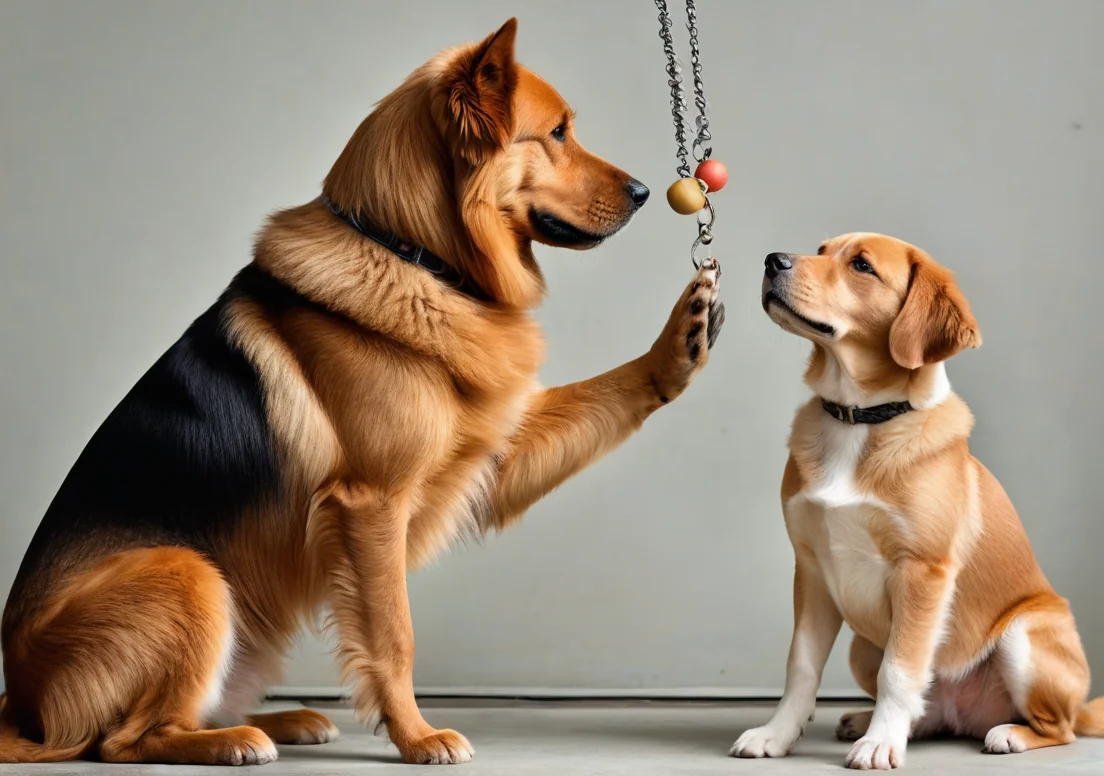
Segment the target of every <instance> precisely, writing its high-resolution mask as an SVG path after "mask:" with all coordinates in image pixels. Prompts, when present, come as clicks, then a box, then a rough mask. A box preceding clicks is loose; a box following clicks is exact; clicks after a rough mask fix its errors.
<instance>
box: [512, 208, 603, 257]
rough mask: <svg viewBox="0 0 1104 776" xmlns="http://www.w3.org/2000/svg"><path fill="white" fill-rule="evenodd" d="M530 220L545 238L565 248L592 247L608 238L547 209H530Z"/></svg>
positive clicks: (538, 232)
mask: <svg viewBox="0 0 1104 776" xmlns="http://www.w3.org/2000/svg"><path fill="white" fill-rule="evenodd" d="M529 222H530V223H531V224H532V225H533V229H534V230H535V231H536V232H537V234H539V235H540V236H541V237H543V238H544V239H545V240H547V241H548V242H550V243H553V244H555V245H559V246H562V247H565V248H592V247H594V246H595V245H597V244H598V243H600V242H602V241H603V240H605V239H606V236H603V235H598V234H593V233H592V232H588V231H586V230H584V229H580V228H579V227H577V226H575V225H574V224H571V223H568V222H567V221H564V220H563V219H562V218H558V217H557V216H554V215H552V214H551V213H549V212H548V211H545V210H536V209H532V210H530V211H529ZM607 236H608V235H607Z"/></svg>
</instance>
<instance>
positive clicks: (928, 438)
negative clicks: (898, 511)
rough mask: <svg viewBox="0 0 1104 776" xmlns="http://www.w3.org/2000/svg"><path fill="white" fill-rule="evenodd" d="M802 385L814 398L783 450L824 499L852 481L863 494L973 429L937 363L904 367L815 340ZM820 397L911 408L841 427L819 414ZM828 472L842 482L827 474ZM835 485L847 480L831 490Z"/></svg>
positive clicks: (860, 404)
mask: <svg viewBox="0 0 1104 776" xmlns="http://www.w3.org/2000/svg"><path fill="white" fill-rule="evenodd" d="M805 382H806V383H807V384H808V385H809V387H811V388H812V389H813V390H814V391H815V392H816V394H817V398H814V399H811V400H810V401H809V402H808V403H807V404H806V405H805V406H803V407H802V408H801V409H799V410H798V412H797V417H796V418H795V420H794V426H793V432H792V434H791V436H790V451H791V453H792V455H793V456H794V458H795V460H796V461H797V465H798V468H799V469H800V470H801V471H802V472H803V474H804V476H805V477H806V479H809V480H811V481H815V480H823V482H822V483H821V486H822V490H823V489H824V488H827V491H825V494H826V495H825V496H824V497H825V499H826V500H828V499H831V500H833V503H836V502H838V501H839V500H840V499H841V498H843V495H846V494H844V491H846V493H852V491H853V490H854V488H853V487H852V485H854V486H855V487H860V488H861V489H862V490H863V491H864V492H866V491H871V490H872V489H874V490H877V489H878V488H883V487H885V486H886V483H892V482H901V481H904V480H901V478H902V477H905V478H907V476H908V472H909V471H910V470H911V467H912V466H913V465H914V464H916V463H917V462H919V461H921V460H924V459H926V458H928V457H930V456H932V455H934V454H935V453H937V452H939V451H941V450H945V449H947V448H948V447H950V446H952V445H956V444H962V445H964V444H965V441H966V439H967V438H968V437H969V436H970V431H971V430H972V429H973V425H974V418H973V415H972V414H971V413H970V410H969V408H968V407H967V406H966V403H965V402H964V401H962V399H960V398H959V397H958V396H957V395H955V393H954V392H953V391H952V390H951V386H950V383H949V382H948V380H947V373H946V370H945V368H944V365H943V363H942V362H940V363H936V364H929V365H925V366H922V367H920V368H919V369H914V370H908V369H904V368H902V367H900V366H898V365H896V364H894V363H892V361H890V362H889V363H887V362H886V361H885V360H882V359H873V358H871V356H870V354H869V353H863V352H862V351H861V350H859V349H857V348H856V349H854V350H851V349H846V348H839V347H836V348H834V349H833V350H828V349H827V348H825V347H823V346H821V345H819V344H816V345H814V351H813V355H812V358H811V359H810V361H809V368H808V370H807V371H806V374H805ZM821 398H824V399H828V400H829V401H833V402H836V403H837V404H841V405H845V406H852V407H872V406H875V405H878V404H885V403H887V402H894V401H908V402H909V403H910V404H912V406H913V407H914V408H915V409H916V410H917V411H915V412H907V413H905V414H903V415H899V416H897V417H896V418H894V419H892V420H890V421H889V422H886V423H880V424H876V425H866V424H856V425H849V424H847V423H843V422H840V421H839V420H836V419H835V418H833V417H832V416H831V415H829V414H828V413H826V412H825V411H824V409H823V408H822V407H821V404H820V400H821ZM833 472H835V473H836V474H839V475H840V476H844V475H845V477H844V480H840V481H837V480H835V479H833V478H832V477H833V476H834V475H833ZM825 478H827V479H825ZM840 482H843V483H845V484H847V483H850V484H848V485H847V487H845V488H843V490H841V491H839V492H835V491H833V488H837V486H838V487H842V486H841V485H840ZM879 483H880V484H879ZM841 494H843V495H841Z"/></svg>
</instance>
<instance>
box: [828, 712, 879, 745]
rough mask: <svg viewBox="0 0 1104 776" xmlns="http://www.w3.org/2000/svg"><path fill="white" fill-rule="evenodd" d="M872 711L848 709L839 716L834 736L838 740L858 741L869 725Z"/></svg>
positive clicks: (872, 714)
mask: <svg viewBox="0 0 1104 776" xmlns="http://www.w3.org/2000/svg"><path fill="white" fill-rule="evenodd" d="M873 716H874V712H873V711H869V710H868V711H849V712H847V713H846V714H844V715H843V716H841V717H840V720H839V724H838V725H836V738H838V739H839V740H840V741H858V740H859V739H860V738H862V737H863V736H865V735H866V731H867V729H868V728H869V727H870V718H871V717H873Z"/></svg>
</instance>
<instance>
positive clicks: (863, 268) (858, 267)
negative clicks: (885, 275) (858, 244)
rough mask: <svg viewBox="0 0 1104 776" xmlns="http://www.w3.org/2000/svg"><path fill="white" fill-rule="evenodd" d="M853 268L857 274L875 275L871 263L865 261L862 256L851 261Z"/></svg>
mask: <svg viewBox="0 0 1104 776" xmlns="http://www.w3.org/2000/svg"><path fill="white" fill-rule="evenodd" d="M851 268H852V269H854V270H855V271H856V272H862V273H863V274H865V275H873V274H874V268H873V267H872V266H870V262H869V261H867V260H866V259H864V258H863V257H862V256H856V257H855V258H853V259H851Z"/></svg>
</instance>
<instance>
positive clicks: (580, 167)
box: [0, 20, 723, 764]
mask: <svg viewBox="0 0 1104 776" xmlns="http://www.w3.org/2000/svg"><path fill="white" fill-rule="evenodd" d="M515 32H516V23H515V22H514V21H513V20H511V21H509V22H507V23H506V24H505V25H504V26H503V27H502V28H501V29H500V30H498V32H496V33H495V34H493V35H491V36H490V37H488V38H487V39H486V40H485V41H483V42H482V43H480V44H478V45H471V46H464V47H462V48H458V49H455V50H451V51H448V52H445V53H443V54H441V55H440V56H438V57H436V58H435V59H433V60H431V61H430V62H429V63H428V64H426V65H425V66H423V67H421V68H420V69H418V70H417V71H416V72H414V73H413V74H412V75H411V76H410V77H409V78H408V79H407V80H406V82H405V83H403V84H402V86H400V87H399V88H398V89H397V90H396V91H394V92H392V93H391V94H390V95H388V96H387V97H386V98H384V99H383V101H382V102H381V103H380V104H379V106H378V107H377V109H376V110H375V111H374V112H373V113H372V114H371V115H370V116H369V117H368V118H367V119H366V120H365V121H364V122H363V123H362V124H361V125H360V127H359V128H358V129H357V130H356V133H355V134H354V135H353V137H352V139H351V140H350V141H349V143H348V145H347V146H346V148H345V150H344V152H343V153H342V154H341V156H340V158H339V159H338V160H337V162H336V164H335V165H334V167H333V169H332V170H331V172H330V174H329V175H328V176H327V178H326V180H325V183H324V187H323V195H324V196H322V197H320V198H319V199H317V200H315V201H313V202H310V203H309V204H306V205H303V206H301V207H296V208H292V209H290V210H286V211H283V212H281V213H278V214H276V215H275V216H274V217H273V218H272V219H271V220H270V221H269V223H268V224H267V226H266V227H265V228H264V230H263V231H262V233H261V234H260V236H259V238H258V240H257V243H256V249H255V254H254V260H253V262H252V263H250V264H249V265H248V266H247V267H246V268H245V269H244V270H242V271H241V273H240V274H238V276H237V277H236V278H235V279H234V280H233V282H232V283H231V284H230V286H229V288H228V289H227V290H226V292H225V293H224V294H223V295H222V297H221V298H220V299H219V300H218V301H217V302H216V303H215V304H214V306H213V307H211V308H210V309H209V310H208V311H207V312H205V313H204V314H203V315H201V316H200V317H199V318H198V319H197V320H196V321H195V323H194V324H193V325H192V326H191V327H190V328H189V329H188V330H187V332H186V333H185V334H184V335H183V336H182V337H181V339H180V340H179V341H177V342H176V344H175V345H173V346H172V347H171V348H170V349H169V350H168V352H167V353H166V354H165V355H164V356H163V357H162V358H161V359H160V360H158V361H157V363H156V364H154V366H153V367H152V368H151V369H150V370H149V371H148V372H147V373H146V374H145V376H143V377H142V378H141V379H140V380H139V381H138V383H137V385H136V386H135V387H134V388H133V390H131V392H130V393H129V394H128V395H127V396H126V397H125V398H124V399H123V400H122V403H121V404H119V406H118V407H117V408H116V409H115V410H114V411H113V412H112V413H111V415H110V416H109V417H108V418H107V420H106V421H105V422H104V424H103V425H102V426H101V427H100V429H99V430H98V431H97V432H96V434H95V435H94V436H93V437H92V439H91V441H90V442H89V443H88V446H87V447H86V448H85V450H84V452H83V453H82V454H81V456H80V458H79V459H78V460H77V462H76V464H75V465H74V467H73V469H72V470H71V471H70V473H69V475H68V476H67V477H66V479H65V481H64V483H63V484H62V486H61V489H60V491H59V492H58V494H57V496H56V497H55V498H54V500H53V502H52V503H51V505H50V507H49V510H48V511H47V513H46V515H45V517H44V518H43V520H42V523H41V525H40V527H39V528H38V531H37V532H36V534H35V536H34V539H33V540H32V542H31V545H30V548H29V549H28V550H27V553H26V556H25V558H24V560H23V564H22V566H21V568H20V570H19V574H18V577H17V578H16V581H15V584H14V587H13V588H12V591H11V595H10V597H9V599H8V603H7V607H6V609H5V611H4V618H3V627H2V632H0V637H2V646H3V653H4V677H5V681H6V683H7V696H6V698H0V762H45V761H57V760H66V759H73V758H78V757H83V756H94V757H99V758H100V759H102V760H104V761H108V762H163V763H200V764H204V763H206V764H241V763H264V762H268V761H270V760H272V759H274V758H275V757H276V749H275V747H274V742H275V743H286V744H309V743H319V742H323V741H327V740H330V739H331V738H332V737H333V736H334V735H336V729H335V728H334V727H333V725H332V724H330V722H329V721H328V720H327V719H326V718H325V717H323V716H322V715H321V714H318V713H316V712H313V711H308V710H304V711H297V712H285V713H279V714H263V715H254V716H249V717H246V716H244V715H245V714H246V713H247V712H248V711H249V710H250V709H251V708H252V707H253V706H254V704H255V703H256V702H257V701H258V700H259V699H260V698H261V696H262V695H263V691H264V688H265V686H266V684H268V683H271V682H273V681H275V680H276V679H277V678H278V676H279V673H280V663H281V659H282V657H283V655H284V653H285V650H286V649H287V648H288V646H289V643H290V642H291V640H292V638H293V637H294V635H295V634H296V632H297V631H298V629H299V627H300V625H301V624H302V623H303V622H304V621H310V620H311V618H312V616H313V615H314V614H315V613H316V612H317V611H318V610H319V609H321V608H325V609H328V610H329V611H330V613H331V620H332V623H333V625H334V626H335V627H336V632H337V636H338V639H339V642H338V655H339V659H340V662H341V665H342V667H343V669H344V676H345V679H346V680H348V681H349V682H350V683H352V685H353V687H354V695H353V702H354V704H355V707H356V711H357V714H358V716H359V718H360V719H362V720H364V721H366V722H368V721H371V722H379V723H382V725H383V726H384V727H385V728H386V732H387V733H388V735H389V737H390V739H391V741H392V742H394V744H395V745H396V746H397V747H398V749H399V752H400V753H401V754H402V757H403V758H404V759H405V760H407V761H408V762H415V763H457V762H463V761H466V760H469V759H470V758H471V756H472V748H471V745H470V744H469V743H468V741H467V740H466V739H465V738H464V737H463V736H462V735H460V734H459V733H457V732H455V731H452V730H435V729H433V728H432V727H430V726H429V725H428V724H427V723H426V721H425V720H424V719H423V718H422V715H421V714H420V713H419V711H418V706H417V704H416V703H415V699H414V688H413V684H412V678H411V677H412V670H413V662H414V636H413V632H412V629H411V622H410V610H409V605H408V602H407V592H406V574H407V571H408V570H410V569H412V568H414V567H416V566H417V565H418V564H420V563H423V562H424V561H426V560H427V559H429V558H432V557H433V556H434V555H435V554H436V553H437V552H439V551H440V550H441V549H442V548H444V547H445V546H446V545H448V544H449V542H450V541H452V540H453V539H454V538H456V537H457V536H459V535H461V534H462V533H463V532H465V531H486V530H489V529H499V528H502V527H504V526H506V525H507V524H509V523H511V522H512V521H514V520H515V519H516V518H517V517H518V516H519V515H521V514H522V513H523V512H524V511H525V510H526V509H527V508H528V507H529V506H530V505H531V504H532V503H533V502H535V501H536V500H537V499H539V498H540V497H542V496H543V495H545V494H546V493H548V492H549V491H551V490H552V489H553V488H555V487H556V486H558V485H559V484H560V483H562V482H563V481H564V480H565V479H567V478H568V477H570V476H571V475H573V474H574V473H576V472H578V471H579V470H580V469H582V468H583V467H585V466H587V465H588V464H590V463H592V462H593V461H595V460H596V459H597V458H599V457H600V456H601V455H603V454H605V453H606V452H608V451H610V450H611V449H613V448H614V447H616V446H617V445H618V444H619V443H620V442H622V441H623V440H624V439H625V438H626V437H628V436H629V435H630V434H631V433H632V432H633V431H635V430H636V429H638V428H639V427H640V425H641V423H643V421H644V420H645V418H647V417H648V416H649V415H650V414H651V413H652V412H654V411H655V410H656V409H658V408H659V407H662V406H663V405H665V404H666V403H668V402H670V401H672V400H674V399H675V398H677V397H678V396H679V394H681V393H682V392H683V391H684V390H685V389H686V387H687V386H688V385H689V384H690V382H691V380H692V379H693V378H694V376H695V375H697V374H698V372H699V371H700V370H701V369H702V367H703V366H704V365H705V363H706V361H707V359H708V355H709V348H710V347H711V346H712V344H713V342H714V339H715V337H716V336H717V334H718V332H719V331H720V327H721V323H722V322H723V307H722V306H721V305H720V303H719V302H718V301H717V293H718V285H717V280H718V277H719V268H718V267H717V266H716V264H715V263H707V264H706V265H705V266H703V267H702V269H701V270H700V271H699V272H698V273H697V275H696V277H695V278H694V279H693V280H692V282H691V283H690V284H689V285H688V287H687V288H686V290H685V292H684V293H683V294H682V295H681V298H680V299H679V300H678V302H677V304H676V305H675V308H674V311H673V312H672V314H671V316H670V318H669V320H668V321H667V324H666V327H665V328H664V329H663V331H662V333H661V334H660V336H659V339H658V340H656V342H655V344H654V345H653V346H652V347H651V349H650V350H648V351H647V352H646V353H645V354H644V355H642V356H641V357H639V358H637V359H635V360H633V361H630V362H628V363H626V364H624V365H622V366H619V367H617V368H616V369H613V370H611V371H609V372H607V373H605V374H603V375H600V376H598V377H595V378H593V379H590V380H584V381H582V382H579V383H575V384H573V385H567V386H563V387H559V388H552V389H542V388H540V387H539V386H538V385H537V383H536V376H537V370H538V367H539V366H540V363H541V360H542V358H543V352H544V349H543V340H542V337H541V333H540V330H539V327H538V325H537V322H536V320H535V318H534V315H533V312H532V311H533V309H534V308H535V307H536V306H537V304H538V303H539V301H540V299H541V296H542V293H543V281H542V276H541V271H540V269H539V267H538V265H537V263H536V261H535V259H534V256H533V250H532V243H533V241H538V242H542V243H545V244H548V245H556V246H563V247H568V248H577V249H582V248H590V247H592V246H595V245H597V244H599V243H601V242H602V241H603V240H604V239H605V238H607V237H609V236H610V235H612V234H614V233H615V232H617V231H618V230H619V229H621V228H622V227H623V226H624V225H625V224H626V223H628V221H629V219H630V218H631V217H632V215H633V214H634V213H635V212H636V211H637V209H638V208H640V206H641V205H643V204H644V201H645V200H646V199H647V198H648V189H647V188H646V187H645V186H644V185H643V184H641V183H640V182H639V181H636V180H634V179H633V178H631V177H629V176H628V175H627V174H626V173H624V172H622V171H621V170H619V169H617V168H616V167H614V166H613V165H611V164H609V163H607V162H605V161H603V160H602V159H599V158H598V157H596V156H594V155H592V154H590V153H588V152H587V151H586V150H585V149H584V148H583V147H582V146H581V145H580V144H579V142H578V141H577V140H576V137H575V129H574V122H573V114H572V111H571V110H570V108H569V107H568V105H567V103H566V102H564V100H563V98H561V97H560V95H559V94H557V93H556V91H555V90H553V89H552V87H551V86H549V85H548V84H547V83H545V82H544V81H542V80H541V79H540V78H538V77H537V76H536V75H534V74H533V73H532V72H530V71H529V70H527V69H525V68H524V67H521V66H520V65H518V64H517V63H516V62H515V61H514V38H515Z"/></svg>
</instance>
